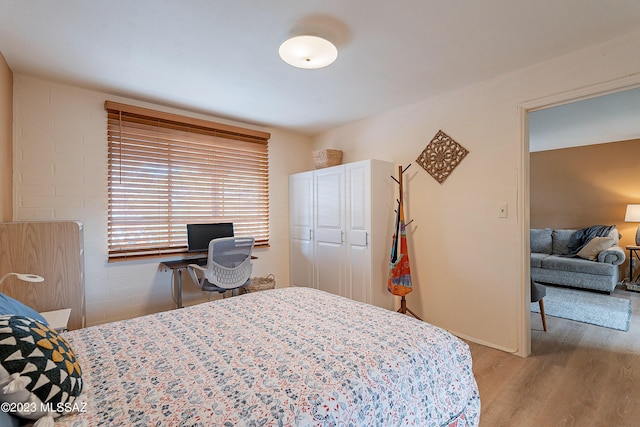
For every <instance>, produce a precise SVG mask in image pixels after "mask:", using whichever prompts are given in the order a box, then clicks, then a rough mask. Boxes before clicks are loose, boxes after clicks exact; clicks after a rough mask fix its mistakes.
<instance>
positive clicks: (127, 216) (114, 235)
mask: <svg viewBox="0 0 640 427" xmlns="http://www.w3.org/2000/svg"><path fill="white" fill-rule="evenodd" d="M105 109H106V110H107V139H108V147H109V148H108V150H109V153H108V155H109V176H108V181H109V221H108V242H109V243H108V244H109V260H118V259H127V258H132V257H139V256H150V255H167V254H175V253H180V252H185V251H186V248H187V231H186V224H188V223H212V222H233V224H234V231H235V234H236V235H238V236H253V237H254V238H255V240H256V245H267V244H268V243H269V162H268V140H269V137H270V134H268V133H265V132H259V131H254V130H251V129H243V128H240V127H235V126H229V125H224V124H220V123H214V122H209V121H206V120H200V119H195V118H190V117H184V116H179V115H175V114H169V113H164V112H159V111H154V110H149V109H145V108H139V107H133V106H130V105H124V104H119V103H115V102H111V101H107V102H105Z"/></svg>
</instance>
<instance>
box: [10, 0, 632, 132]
mask: <svg viewBox="0 0 640 427" xmlns="http://www.w3.org/2000/svg"><path fill="white" fill-rule="evenodd" d="M639 22H640V1H638V0H616V1H613V2H605V1H602V0H562V1H558V0H536V1H530V0H485V1H477V0H454V1H441V0H402V1H399V2H391V1H383V0H348V1H345V0H306V1H292V0H269V1H265V0H216V1H210V0H181V1H178V0H174V1H170V0H136V1H131V0H109V1H99V0H65V1H51V0H29V1H25V0H0V52H2V53H3V55H4V57H5V59H6V60H7V63H8V64H9V66H10V67H11V69H12V70H13V72H14V73H16V74H22V75H29V76H35V77H41V78H46V79H50V80H55V81H60V82H64V83H70V84H74V85H78V86H82V87H87V88H91V89H97V90H101V91H106V92H109V93H113V94H116V95H122V96H126V97H129V98H135V99H140V100H144V101H150V102H154V103H157V104H163V105H169V106H173V107H178V108H183V109H187V110H191V111H195V112H201V113H206V114H210V115H214V116H217V117H221V118H227V119H233V120H239V121H242V122H246V123H253V124H256V125H261V126H270V127H277V128H284V129H289V130H292V131H295V132H299V133H303V134H306V135H315V134H317V133H320V132H322V131H325V130H327V129H330V128H334V127H337V126H340V125H343V124H346V123H349V122H352V121H355V120H359V119H362V118H365V117H368V116H371V115H374V114H377V113H380V112H383V111H387V110H391V109H393V108H396V107H400V106H403V105H408V104H410V103H413V102H417V101H419V100H423V99H426V98H429V97H431V96H434V95H437V94H439V93H443V92H446V91H449V90H452V89H455V88H459V87H463V86H466V85H470V84H473V83H476V82H479V81H482V80H486V79H489V78H491V77H494V76H497V75H500V74H504V73H507V72H509V71H513V70H516V69H519V68H523V67H525V66H527V65H530V64H534V63H537V62H541V61H545V60H548V59H551V58H554V57H557V56H560V55H563V54H566V53H568V52H571V51H574V50H578V49H581V48H584V47H587V46H590V45H593V44H596V43H600V42H603V41H607V40H610V39H613V38H617V37H621V36H624V35H626V34H630V33H632V32H635V31H637V30H638V29H639V24H638V23H639ZM303 33H307V34H314V35H320V36H324V37H326V38H328V39H329V40H331V41H333V42H334V43H335V44H336V45H337V47H338V50H339V54H338V59H337V61H336V62H335V63H334V64H332V65H331V66H329V67H327V68H323V69H319V70H303V69H298V68H293V67H291V66H289V65H287V64H285V63H284V62H283V61H282V60H280V58H279V57H278V48H279V46H280V44H281V43H282V42H283V41H284V40H285V39H286V38H287V37H288V36H290V35H299V34H303Z"/></svg>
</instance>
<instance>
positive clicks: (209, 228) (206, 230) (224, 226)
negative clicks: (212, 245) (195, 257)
mask: <svg viewBox="0 0 640 427" xmlns="http://www.w3.org/2000/svg"><path fill="white" fill-rule="evenodd" d="M221 237H233V223H232V222H220V223H217V224H187V250H188V251H189V252H207V251H208V250H209V242H210V241H211V240H213V239H219V238H221Z"/></svg>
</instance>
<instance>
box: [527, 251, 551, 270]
mask: <svg viewBox="0 0 640 427" xmlns="http://www.w3.org/2000/svg"><path fill="white" fill-rule="evenodd" d="M548 256H549V255H548V254H541V253H535V252H531V267H532V268H540V267H542V260H543V259H545V258H546V257H548Z"/></svg>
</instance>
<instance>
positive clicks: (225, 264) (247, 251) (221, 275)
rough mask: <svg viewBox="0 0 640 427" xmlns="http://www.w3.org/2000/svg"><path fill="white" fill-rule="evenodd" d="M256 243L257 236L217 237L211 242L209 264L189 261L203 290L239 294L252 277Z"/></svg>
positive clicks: (208, 255) (191, 272)
mask: <svg viewBox="0 0 640 427" xmlns="http://www.w3.org/2000/svg"><path fill="white" fill-rule="evenodd" d="M253 244H254V238H253V237H223V238H220V239H213V240H211V241H210V242H209V252H208V254H207V265H206V266H199V265H197V264H189V265H188V266H187V271H188V272H189V275H190V276H191V278H192V279H193V281H194V282H195V283H196V285H197V286H198V287H199V288H200V289H201V290H203V291H206V292H220V293H222V294H224V292H226V291H233V292H234V295H236V294H237V292H238V290H239V289H240V288H242V287H243V286H245V285H247V284H249V282H250V281H251V270H252V268H253V264H252V263H251V252H252V251H253ZM223 297H224V295H223Z"/></svg>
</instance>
